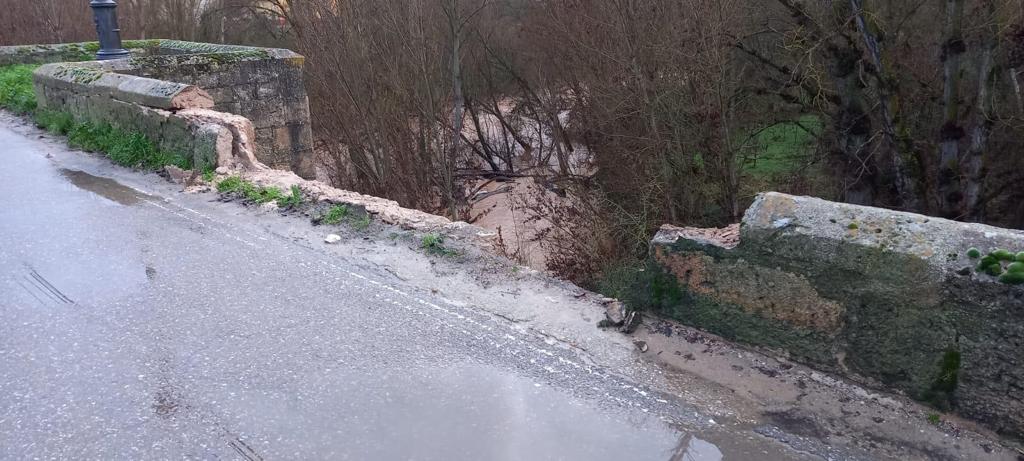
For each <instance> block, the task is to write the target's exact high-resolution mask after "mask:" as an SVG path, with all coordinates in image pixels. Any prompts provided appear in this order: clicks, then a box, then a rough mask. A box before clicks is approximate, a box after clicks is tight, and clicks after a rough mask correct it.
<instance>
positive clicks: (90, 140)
mask: <svg viewBox="0 0 1024 461" xmlns="http://www.w3.org/2000/svg"><path fill="white" fill-rule="evenodd" d="M54 119H55V120H57V122H56V123H57V126H60V127H61V128H62V129H63V128H64V126H63V125H60V124H61V123H63V121H62V119H61V118H60V117H55V118H54ZM66 132H67V136H68V145H70V146H71V147H75V148H79V149H82V150H86V151H90V152H101V153H104V154H106V156H107V157H108V158H110V160H111V161H113V162H114V163H116V164H118V165H121V166H126V167H133V168H143V169H148V170H155V169H158V168H162V167H164V166H165V165H174V166H177V167H179V168H181V169H184V170H187V169H191V168H192V159H191V158H190V157H187V156H184V155H181V154H177V153H172V152H167V151H164V150H161V149H159V148H157V147H156V145H155V144H153V141H151V140H150V139H149V138H148V137H146V135H144V134H142V133H139V132H129V131H124V130H121V129H118V128H115V127H113V126H111V125H110V124H109V123H92V122H82V123H78V122H75V123H73V124H72V125H71V127H70V128H67V129H66Z"/></svg>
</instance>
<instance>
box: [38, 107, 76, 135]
mask: <svg viewBox="0 0 1024 461" xmlns="http://www.w3.org/2000/svg"><path fill="white" fill-rule="evenodd" d="M35 120H36V125H39V127H40V128H43V129H45V130H46V131H49V132H50V133H53V134H59V135H67V134H68V132H69V131H71V129H72V128H74V126H75V119H74V117H72V116H71V114H69V113H67V112H57V111H48V110H43V111H38V112H36V114H35Z"/></svg>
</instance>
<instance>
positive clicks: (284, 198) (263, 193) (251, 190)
mask: <svg viewBox="0 0 1024 461" xmlns="http://www.w3.org/2000/svg"><path fill="white" fill-rule="evenodd" d="M217 192H220V193H222V194H234V195H238V196H241V197H242V198H243V199H245V201H247V202H251V203H257V204H263V203H270V202H276V203H277V206H279V207H281V208H284V207H289V206H298V205H301V204H302V202H303V200H304V199H303V196H302V191H301V190H299V188H298V187H297V186H292V189H291V193H290V194H285V193H284V192H282V191H281V189H278V188H276V187H273V186H270V187H263V186H258V185H256V184H253V183H252V182H249V181H246V180H244V179H242V178H240V177H238V176H229V177H227V178H224V179H223V180H221V182H219V183H217Z"/></svg>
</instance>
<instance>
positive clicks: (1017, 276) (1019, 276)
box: [999, 272, 1024, 285]
mask: <svg viewBox="0 0 1024 461" xmlns="http://www.w3.org/2000/svg"><path fill="white" fill-rule="evenodd" d="M999 281H1000V282H1002V283H1005V284H1007V285H1022V284H1024V272H1007V273H1005V274H1003V275H1000V276H999Z"/></svg>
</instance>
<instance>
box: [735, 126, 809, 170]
mask: <svg viewBox="0 0 1024 461" xmlns="http://www.w3.org/2000/svg"><path fill="white" fill-rule="evenodd" d="M821 131H822V123H821V120H820V119H818V118H817V117H816V116H813V115H805V116H803V117H800V119H799V120H797V121H794V122H782V123H777V124H775V125H772V126H770V127H768V128H765V129H764V130H762V131H761V132H760V133H758V134H757V135H756V136H755V137H754V139H753V142H754V146H755V148H754V152H755V153H754V155H753V156H751V157H749V158H747V159H745V161H744V164H743V172H744V173H745V174H747V175H750V176H754V177H758V178H765V179H770V178H774V177H778V176H780V175H790V174H793V173H796V172H799V171H801V170H802V169H804V168H806V166H807V164H808V162H809V160H810V159H811V157H812V156H813V153H814V145H815V143H816V139H815V138H816V137H817V136H818V135H819V134H820V133H821Z"/></svg>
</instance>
